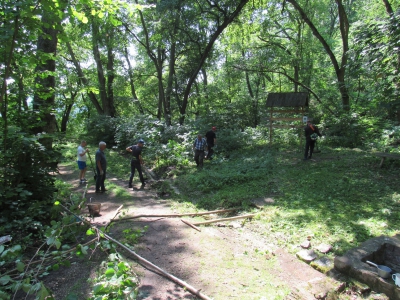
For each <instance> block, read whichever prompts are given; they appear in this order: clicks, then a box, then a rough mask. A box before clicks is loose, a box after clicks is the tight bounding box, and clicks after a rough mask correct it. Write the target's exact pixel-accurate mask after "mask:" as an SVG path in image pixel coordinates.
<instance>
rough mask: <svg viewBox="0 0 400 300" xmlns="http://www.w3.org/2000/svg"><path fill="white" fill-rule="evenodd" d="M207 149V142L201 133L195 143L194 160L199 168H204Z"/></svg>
mask: <svg viewBox="0 0 400 300" xmlns="http://www.w3.org/2000/svg"><path fill="white" fill-rule="evenodd" d="M206 149H207V141H206V139H205V138H203V137H202V135H201V134H200V133H199V134H198V135H197V138H196V139H195V140H194V143H193V150H194V160H195V162H196V165H197V167H200V168H203V160H204V151H205V150H206Z"/></svg>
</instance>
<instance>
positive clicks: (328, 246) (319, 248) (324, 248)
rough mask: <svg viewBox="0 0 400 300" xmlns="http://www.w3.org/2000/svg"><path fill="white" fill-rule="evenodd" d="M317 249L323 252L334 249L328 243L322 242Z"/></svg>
mask: <svg viewBox="0 0 400 300" xmlns="http://www.w3.org/2000/svg"><path fill="white" fill-rule="evenodd" d="M316 249H317V250H318V251H319V252H321V253H324V254H325V253H328V252H329V251H331V250H332V246H331V245H328V244H320V245H319V246H318V247H316Z"/></svg>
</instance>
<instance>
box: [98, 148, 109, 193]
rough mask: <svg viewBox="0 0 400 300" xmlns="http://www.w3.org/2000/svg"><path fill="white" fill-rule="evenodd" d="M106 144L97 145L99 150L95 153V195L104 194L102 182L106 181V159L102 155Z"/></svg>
mask: <svg viewBox="0 0 400 300" xmlns="http://www.w3.org/2000/svg"><path fill="white" fill-rule="evenodd" d="M106 147H107V144H106V143H105V142H100V143H99V149H98V150H97V151H96V173H97V176H96V193H104V192H106V191H107V190H106V188H105V187H104V181H105V180H106V170H107V159H106V155H105V154H104V150H105V149H106Z"/></svg>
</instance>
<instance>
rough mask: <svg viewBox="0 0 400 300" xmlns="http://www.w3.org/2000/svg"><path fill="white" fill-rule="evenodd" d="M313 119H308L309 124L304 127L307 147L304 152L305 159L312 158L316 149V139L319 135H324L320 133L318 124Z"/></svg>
mask: <svg viewBox="0 0 400 300" xmlns="http://www.w3.org/2000/svg"><path fill="white" fill-rule="evenodd" d="M311 121H312V120H311V119H309V120H308V121H307V126H306V127H304V135H305V136H306V149H305V152H304V160H307V159H311V158H312V154H313V151H314V146H315V141H316V139H317V137H318V136H319V137H321V136H322V135H321V134H320V133H319V130H318V128H317V126H315V125H313V124H312V122H311Z"/></svg>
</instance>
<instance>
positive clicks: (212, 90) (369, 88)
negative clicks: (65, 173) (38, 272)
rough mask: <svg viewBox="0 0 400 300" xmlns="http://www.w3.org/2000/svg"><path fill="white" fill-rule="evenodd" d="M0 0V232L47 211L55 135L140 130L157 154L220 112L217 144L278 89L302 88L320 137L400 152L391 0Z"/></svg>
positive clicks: (398, 58)
mask: <svg viewBox="0 0 400 300" xmlns="http://www.w3.org/2000/svg"><path fill="white" fill-rule="evenodd" d="M0 3H1V27H0V28H1V36H0V38H1V46H0V51H1V55H0V59H1V63H0V68H1V79H0V83H1V92H0V105H1V118H0V127H1V137H0V141H1V147H0V161H1V166H0V168H1V170H2V171H1V172H0V181H1V182H0V184H1V187H0V197H1V203H0V210H1V211H2V216H1V217H0V233H4V234H7V233H9V232H11V231H14V230H17V231H19V232H20V235H21V237H23V236H25V234H24V233H25V232H29V233H37V232H38V231H40V230H41V228H43V226H44V225H45V224H46V222H48V220H49V218H50V216H51V214H52V211H51V209H50V208H51V205H50V204H51V203H53V202H54V198H53V195H54V192H55V190H56V188H55V186H54V184H53V183H54V178H53V177H52V175H51V172H49V171H54V170H55V169H56V166H57V162H58V161H60V151H59V147H61V145H62V142H63V141H65V140H69V141H74V142H75V143H76V144H77V145H78V142H79V140H80V139H82V138H85V139H86V140H88V142H89V143H91V144H92V145H97V143H98V142H99V141H101V140H103V141H106V142H107V144H108V145H110V146H113V147H115V148H116V149H125V147H126V146H127V145H129V144H131V143H132V141H134V140H136V139H137V138H139V137H140V138H144V139H146V142H147V144H148V147H149V148H150V149H149V155H148V157H149V158H150V160H151V161H152V163H153V165H156V164H160V157H161V158H162V157H163V155H164V154H163V153H166V152H167V151H169V150H168V149H171V148H174V147H175V148H179V147H182V149H180V150H181V152H182V153H183V152H184V151H185V150H186V149H185V145H188V143H189V141H190V140H191V139H192V138H193V137H194V136H195V133H196V132H199V131H202V132H204V131H205V130H206V129H209V128H210V126H211V125H213V126H214V125H215V126H217V127H218V129H221V130H222V131H223V130H226V131H225V133H224V135H225V138H226V142H225V143H224V144H223V145H221V147H222V148H220V150H221V151H223V150H224V148H223V147H225V148H226V149H228V148H233V147H231V146H232V145H231V144H229V143H230V142H232V140H231V139H230V137H236V136H238V135H239V133H240V132H243V131H245V130H253V131H252V132H253V133H254V134H261V135H264V136H265V137H267V136H268V130H269V127H268V124H269V123H268V122H269V120H268V114H267V113H266V105H265V104H266V99H267V96H268V94H269V93H272V92H274V93H276V92H307V93H308V94H309V96H310V102H309V107H308V111H307V114H308V116H312V117H313V119H314V122H315V123H316V124H318V126H319V127H320V128H324V129H325V131H324V135H326V141H325V142H326V143H327V145H328V144H329V145H333V146H342V147H353V148H355V147H359V148H365V149H367V148H368V149H377V150H380V151H386V152H400V151H399V149H398V145H399V144H400V125H399V122H400V98H399V95H400V25H399V24H400V1H399V0H391V1H390V0H362V1H354V0H320V1H309V0H297V1H296V0H196V1H183V0H157V1H155V0H148V1H147V0H143V1H142V0H125V1H123V0H122V1H120V0H104V1H94V0H73V1H65V0H41V1H37V0H26V1H17V0H7V1H5V0H0ZM298 135H299V132H298V130H296V129H293V128H292V129H282V130H277V131H276V137H279V139H277V140H278V143H288V144H290V143H294V144H296V143H298ZM266 139H267V138H266ZM163 151H164V152H163ZM166 156H167V155H166ZM166 156H165V157H166ZM165 164H168V161H165ZM28 210H29V212H30V213H29V214H27V211H28ZM1 235H3V234H1Z"/></svg>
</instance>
